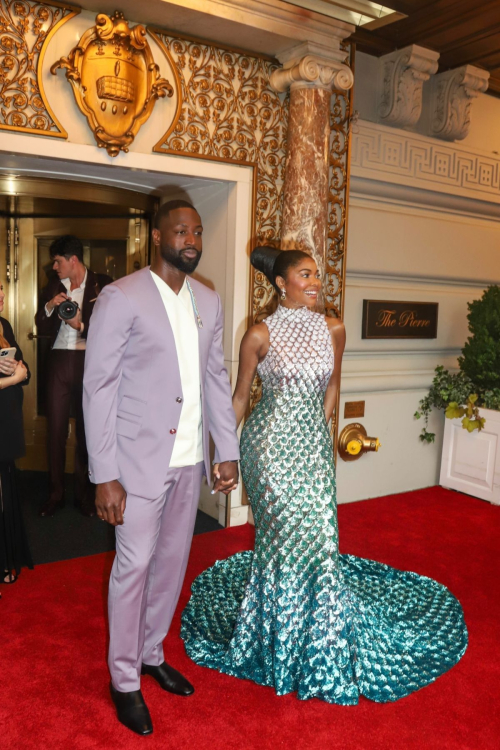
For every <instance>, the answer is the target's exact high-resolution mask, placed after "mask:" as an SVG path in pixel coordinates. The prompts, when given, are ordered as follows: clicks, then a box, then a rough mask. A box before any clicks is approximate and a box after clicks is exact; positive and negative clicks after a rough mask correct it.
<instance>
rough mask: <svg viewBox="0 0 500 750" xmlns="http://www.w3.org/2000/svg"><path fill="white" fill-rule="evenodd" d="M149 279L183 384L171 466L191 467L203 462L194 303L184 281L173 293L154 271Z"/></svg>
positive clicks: (198, 361)
mask: <svg viewBox="0 0 500 750" xmlns="http://www.w3.org/2000/svg"><path fill="white" fill-rule="evenodd" d="M151 276H152V277H153V281H154V282H155V284H156V286H157V287H158V291H159V292H160V294H161V298H162V301H163V304H164V305H165V310H166V311H167V315H168V319H169V322H170V325H171V327H172V332H173V334H174V341H175V348H176V350H177V360H178V362H179V370H180V375H181V383H182V409H181V417H180V420H179V426H178V428H177V434H176V436H175V442H174V449H173V451H172V457H171V459H170V466H171V467H173V468H174V467H175V468H179V467H182V466H193V465H194V464H197V463H199V462H200V461H203V435H202V423H201V419H202V412H201V386H200V354H199V349H198V326H197V324H196V319H195V314H194V309H193V302H192V300H191V295H190V293H189V289H188V287H187V284H186V281H184V284H183V285H182V287H181V290H180V291H179V294H176V293H175V292H174V291H173V290H172V289H171V288H170V287H169V285H168V284H166V283H165V282H164V281H163V279H160V277H159V276H158V275H157V274H156V273H153V271H151Z"/></svg>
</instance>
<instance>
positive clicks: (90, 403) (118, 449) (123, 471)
mask: <svg viewBox="0 0 500 750" xmlns="http://www.w3.org/2000/svg"><path fill="white" fill-rule="evenodd" d="M190 283H191V285H192V288H193V292H194V294H195V297H196V303H197V306H198V310H199V313H200V316H201V319H202V321H203V328H201V329H199V337H198V340H199V352H200V382H201V395H202V416H203V453H204V461H205V471H206V474H207V476H208V477H210V456H209V433H210V434H211V435H212V438H213V440H214V443H215V448H216V450H215V460H216V461H227V460H234V459H238V458H239V446H238V437H237V434H236V419H235V415H234V411H233V408H232V405H231V388H230V385H229V380H228V376H227V372H226V368H225V367H224V355H223V350H222V326H223V314H222V307H221V301H220V298H219V295H218V294H216V293H215V292H213V291H212V290H211V289H208V288H207V287H206V286H204V285H203V284H200V283H199V282H198V281H195V280H194V279H190ZM194 344H195V342H194V341H193V345H194ZM181 407H182V383H181V378H180V373H179V365H178V362H177V352H176V348H175V341H174V335H173V332H172V328H171V326H170V323H169V320H168V316H167V313H166V311H165V307H164V304H163V301H162V299H161V296H160V293H159V291H158V289H157V287H156V284H155V283H154V281H153V279H152V278H151V273H150V270H149V267H147V268H143V269H141V270H140V271H136V272H135V273H133V274H131V275H130V276H125V277H124V278H122V279H119V280H118V281H115V282H114V283H113V284H109V285H108V286H106V287H105V288H104V289H103V290H102V292H101V293H100V295H99V297H98V299H97V302H96V304H95V308H94V312H93V315H92V318H91V320H90V326H89V332H88V337H87V351H86V355H85V376H84V380H83V412H84V417H85V435H86V438H87V449H88V454H89V475H90V479H91V481H92V482H94V483H96V484H101V483H102V482H108V481H111V480H112V479H118V480H119V481H120V482H121V483H122V485H123V487H124V488H125V490H126V491H127V492H130V493H132V494H134V495H139V496H140V497H145V498H149V499H154V498H156V497H158V496H159V495H160V494H161V492H162V490H163V487H164V484H165V479H166V476H167V472H168V468H169V464H170V457H171V455H172V449H173V445H174V440H175V432H176V430H177V428H178V426H179V419H180V414H181Z"/></svg>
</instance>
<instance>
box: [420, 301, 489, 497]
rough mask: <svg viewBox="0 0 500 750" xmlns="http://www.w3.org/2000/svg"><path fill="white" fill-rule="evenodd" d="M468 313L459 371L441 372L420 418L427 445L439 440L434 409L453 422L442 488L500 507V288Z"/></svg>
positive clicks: (443, 464) (446, 442)
mask: <svg viewBox="0 0 500 750" xmlns="http://www.w3.org/2000/svg"><path fill="white" fill-rule="evenodd" d="M468 308H469V313H468V315H467V319H468V321H469V331H470V333H471V335H470V336H469V338H468V339H467V342H466V343H465V345H464V347H463V349H462V356H461V357H459V358H458V365H459V368H460V369H459V371H458V372H457V373H450V372H449V371H448V370H446V369H445V368H444V367H437V368H436V370H435V375H434V379H433V381H432V385H431V388H430V390H429V393H428V394H427V396H426V397H425V398H423V399H422V400H421V401H420V404H419V408H418V410H417V411H416V412H415V417H416V418H417V419H422V418H423V419H424V427H423V429H422V432H421V434H420V440H422V441H423V442H425V443H431V442H434V439H435V435H434V433H432V432H429V431H428V429H427V426H428V419H429V414H430V413H431V411H432V409H433V408H438V409H443V410H444V411H445V415H446V417H447V418H448V419H447V421H446V423H445V433H444V441H443V455H442V462H441V478H440V483H441V484H442V485H443V486H445V487H450V488H452V489H458V490H460V491H462V492H467V493H468V494H471V495H475V496H476V497H482V498H484V499H487V500H490V501H491V502H496V503H499V504H500V477H499V481H498V486H497V487H496V486H495V477H496V475H497V473H499V474H500V287H498V286H490V287H488V289H486V291H485V292H484V293H483V295H482V297H481V298H480V299H478V300H474V301H473V302H469V303H468ZM448 420H449V421H448ZM462 428H463V429H462Z"/></svg>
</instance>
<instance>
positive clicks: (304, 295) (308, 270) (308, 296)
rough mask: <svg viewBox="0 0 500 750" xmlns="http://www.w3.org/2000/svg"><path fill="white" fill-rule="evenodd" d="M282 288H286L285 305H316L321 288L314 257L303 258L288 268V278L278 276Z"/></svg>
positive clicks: (278, 282) (277, 281)
mask: <svg viewBox="0 0 500 750" xmlns="http://www.w3.org/2000/svg"><path fill="white" fill-rule="evenodd" d="M276 283H277V284H278V286H279V288H280V290H283V289H284V290H285V292H286V298H285V301H284V302H282V304H284V305H285V307H288V306H292V307H314V305H315V304H316V301H317V299H318V295H319V292H320V290H321V278H320V273H319V270H318V266H317V265H316V263H315V261H314V260H313V259H312V258H303V259H301V261H300V263H298V264H297V265H296V266H292V267H291V268H289V269H288V271H287V274H286V279H284V278H283V277H282V276H277V277H276Z"/></svg>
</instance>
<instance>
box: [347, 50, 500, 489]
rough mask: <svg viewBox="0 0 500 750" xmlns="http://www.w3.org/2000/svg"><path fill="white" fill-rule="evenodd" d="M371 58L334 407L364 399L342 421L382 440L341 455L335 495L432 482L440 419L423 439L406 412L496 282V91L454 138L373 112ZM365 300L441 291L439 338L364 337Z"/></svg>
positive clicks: (434, 298) (436, 297)
mask: <svg viewBox="0 0 500 750" xmlns="http://www.w3.org/2000/svg"><path fill="white" fill-rule="evenodd" d="M377 67H378V63H377V60H376V58H373V57H370V56H367V55H362V54H360V55H359V56H357V59H356V93H355V109H357V110H358V112H359V115H360V120H359V122H358V124H357V125H356V126H355V132H354V135H353V152H352V165H351V166H352V169H351V194H350V211H349V227H348V245H347V278H346V293H345V304H346V307H345V323H346V329H347V348H346V354H345V361H344V368H343V376H342V387H341V417H343V413H344V404H345V401H346V400H347V401H359V400H365V402H366V407H365V418H364V419H360V420H345V419H343V418H341V419H340V429H342V427H343V426H344V425H345V424H348V423H349V422H351V421H360V422H361V423H362V424H363V425H364V426H365V427H366V429H367V431H368V434H369V435H371V436H375V437H379V438H380V440H381V443H382V447H381V449H380V451H379V452H378V453H371V454H368V455H366V456H363V457H362V458H361V459H359V461H354V462H350V463H346V462H343V461H342V460H341V459H339V462H338V470H337V471H338V499H339V502H341V503H342V502H349V501H354V500H361V499H365V498H369V497H376V496H380V495H384V494H389V493H395V492H402V491H405V490H411V489H416V488H419V487H425V486H429V485H433V484H437V483H438V481H439V462H440V453H441V442H442V432H443V421H444V418H443V416H442V415H440V414H435V415H434V416H433V417H432V420H431V425H430V429H431V430H433V431H436V433H437V439H436V443H435V444H434V445H423V444H421V443H420V441H419V440H418V435H419V433H420V430H421V429H422V426H423V425H422V423H421V421H417V420H414V419H413V413H414V412H415V410H416V409H417V407H418V402H419V400H420V399H421V398H422V397H423V396H424V395H425V394H426V392H427V388H428V386H429V385H430V383H431V380H432V377H433V371H434V368H435V367H436V366H437V365H438V364H443V365H445V366H446V367H449V368H454V367H456V366H457V356H458V355H459V354H460V349H461V347H462V346H463V343H464V341H465V338H466V337H467V334H468V332H467V319H466V315H467V302H468V301H469V300H472V299H476V298H477V297H479V296H480V295H481V293H482V290H483V289H484V288H485V286H487V285H488V284H490V283H500V158H499V156H498V153H496V152H497V149H498V150H500V136H499V134H498V128H497V123H498V122H499V121H500V100H498V99H493V98H492V97H490V96H487V95H481V96H480V97H479V99H478V100H477V101H476V102H475V103H474V106H473V109H472V126H471V130H470V133H469V136H468V137H467V138H466V139H465V140H464V141H462V142H460V143H446V142H443V141H439V140H437V139H434V138H429V137H427V136H425V135H422V134H421V133H418V132H416V131H417V128H416V129H415V130H414V132H410V131H406V130H400V129H397V128H390V127H387V126H385V125H381V124H379V123H378V122H377V116H376V103H377V90H378V89H377V85H378V84H377ZM363 299H393V300H408V301H410V300H416V301H430V302H438V303H439V319H438V337H437V339H430V340H429V339H428V340H424V339H422V340H416V341H412V340H393V341H391V340H363V339H362V338H361V318H362V306H363Z"/></svg>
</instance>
